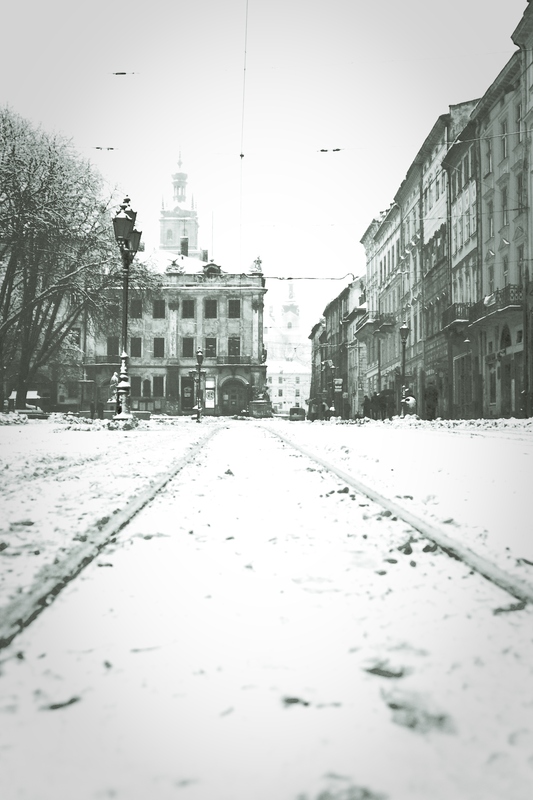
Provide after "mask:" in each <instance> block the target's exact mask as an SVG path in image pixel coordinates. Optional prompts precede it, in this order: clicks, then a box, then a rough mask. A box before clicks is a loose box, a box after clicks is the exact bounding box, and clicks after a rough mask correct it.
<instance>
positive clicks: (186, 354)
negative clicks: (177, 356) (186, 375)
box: [181, 336, 194, 358]
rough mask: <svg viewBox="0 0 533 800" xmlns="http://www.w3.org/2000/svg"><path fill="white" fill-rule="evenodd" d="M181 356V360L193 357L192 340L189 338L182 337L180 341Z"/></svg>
mask: <svg viewBox="0 0 533 800" xmlns="http://www.w3.org/2000/svg"><path fill="white" fill-rule="evenodd" d="M181 355H182V356H183V358H192V357H193V356H194V339H193V338H191V337H189V336H184V337H183V339H182V340H181Z"/></svg>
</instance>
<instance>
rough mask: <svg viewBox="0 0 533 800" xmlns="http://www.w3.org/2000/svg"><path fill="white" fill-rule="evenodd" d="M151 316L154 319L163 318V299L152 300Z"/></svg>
mask: <svg viewBox="0 0 533 800" xmlns="http://www.w3.org/2000/svg"><path fill="white" fill-rule="evenodd" d="M152 316H153V318H154V319H165V301H164V300H154V305H153V312H152Z"/></svg>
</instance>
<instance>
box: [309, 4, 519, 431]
mask: <svg viewBox="0 0 533 800" xmlns="http://www.w3.org/2000/svg"><path fill="white" fill-rule="evenodd" d="M512 40H513V42H514V44H515V45H516V46H517V48H518V49H517V51H516V52H515V53H514V54H513V56H512V57H511V58H510V60H509V61H508V63H507V64H506V65H505V67H504V68H503V70H502V71H501V72H500V74H499V75H498V76H497V77H496V79H495V80H494V82H493V83H492V84H491V85H490V86H489V88H488V89H487V91H486V92H485V94H484V95H483V97H481V98H478V99H475V100H472V101H469V102H465V103H461V104H459V105H454V106H450V107H449V109H448V113H446V114H443V115H442V116H440V117H439V118H438V120H437V121H436V122H435V124H434V126H433V128H432V129H431V131H429V133H428V136H427V137H426V139H425V141H424V142H423V143H422V145H421V147H420V149H419V151H418V153H417V155H416V157H415V159H414V160H413V162H412V163H411V165H410V166H409V168H408V170H407V173H406V176H405V179H404V180H403V182H402V184H401V186H400V187H399V188H398V191H397V192H396V194H395V196H394V197H393V198H392V202H391V204H390V206H389V207H388V208H387V209H386V210H385V211H384V212H382V213H381V214H380V215H379V217H378V218H376V219H373V220H372V221H371V223H370V224H369V226H368V227H367V229H366V230H365V232H364V234H363V236H362V239H361V243H362V245H363V247H364V249H365V255H366V275H365V277H364V278H363V279H362V280H358V281H356V282H354V283H353V284H352V285H350V286H348V287H347V288H346V289H344V291H343V292H341V294H340V295H339V296H338V297H336V298H335V299H334V300H333V301H332V302H331V303H329V304H328V305H327V306H326V308H325V309H324V315H323V318H322V319H321V320H320V321H319V322H318V323H317V324H316V325H315V326H314V327H313V329H312V331H311V334H310V337H309V338H310V340H311V344H312V380H311V391H310V396H311V402H312V403H313V404H314V405H315V406H318V405H320V404H322V403H326V404H327V405H328V406H333V407H334V408H335V411H336V413H337V414H339V415H341V416H343V417H353V416H357V415H359V414H361V413H362V410H363V401H364V398H365V395H366V396H367V397H369V398H372V397H373V396H376V395H377V396H380V397H382V398H384V400H383V403H384V405H385V404H386V405H387V406H388V408H389V409H391V410H392V409H394V413H398V410H399V408H400V399H401V390H402V344H401V340H400V333H399V331H400V326H402V325H403V324H404V323H406V324H407V325H408V328H409V333H408V336H407V342H406V346H405V376H404V377H405V384H406V385H407V386H408V387H409V388H410V389H411V390H412V392H413V393H414V395H415V397H416V398H417V402H418V411H419V413H420V414H421V415H425V414H426V411H427V409H426V399H427V397H428V394H429V391H431V392H433V393H434V392H435V391H436V392H437V396H438V408H437V413H438V414H439V416H443V417H448V418H477V417H502V416H519V415H527V416H530V415H531V413H532V398H531V372H532V366H533V365H532V358H531V353H532V339H531V328H532V317H531V315H532V308H533V283H532V282H531V267H530V264H531V254H532V253H533V217H532V213H531V198H532V197H533V185H532V163H533V161H532V146H533V137H532V128H533V63H532V61H531V52H532V48H533V7H532V6H531V5H528V7H527V9H526V10H525V12H524V15H523V17H522V19H521V21H520V23H519V24H518V26H517V28H516V30H515V31H514V32H513V34H512ZM428 387H431V389H430V390H428Z"/></svg>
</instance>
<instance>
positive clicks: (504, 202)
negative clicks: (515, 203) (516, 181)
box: [502, 186, 509, 225]
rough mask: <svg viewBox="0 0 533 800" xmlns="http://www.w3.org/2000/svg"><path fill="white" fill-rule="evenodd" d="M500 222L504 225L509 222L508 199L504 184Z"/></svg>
mask: <svg viewBox="0 0 533 800" xmlns="http://www.w3.org/2000/svg"><path fill="white" fill-rule="evenodd" d="M502 222H503V224H504V225H508V224H509V201H508V194H507V186H504V187H503V189H502Z"/></svg>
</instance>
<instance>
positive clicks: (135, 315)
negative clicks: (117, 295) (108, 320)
mask: <svg viewBox="0 0 533 800" xmlns="http://www.w3.org/2000/svg"><path fill="white" fill-rule="evenodd" d="M142 315H143V301H142V300H132V301H131V303H130V317H131V318H132V319H141V318H142Z"/></svg>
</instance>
